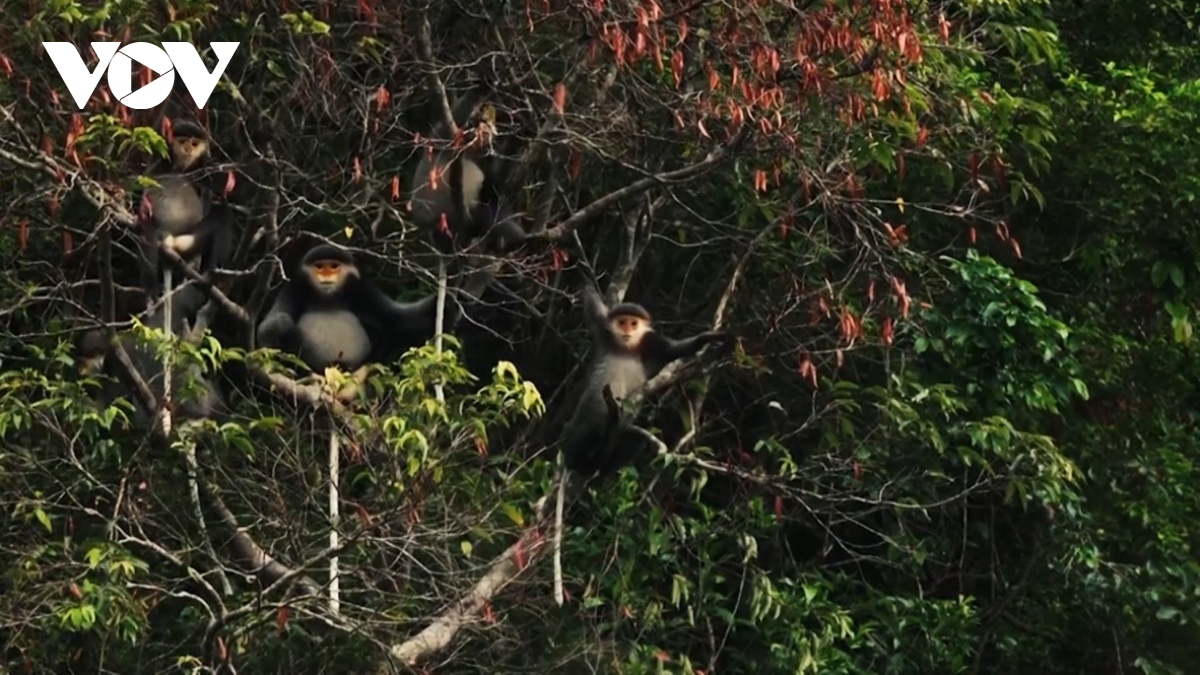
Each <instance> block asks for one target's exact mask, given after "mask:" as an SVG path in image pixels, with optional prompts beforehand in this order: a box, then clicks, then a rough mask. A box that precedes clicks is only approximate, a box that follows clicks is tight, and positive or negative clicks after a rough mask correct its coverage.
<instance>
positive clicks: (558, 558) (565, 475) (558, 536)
mask: <svg viewBox="0 0 1200 675" xmlns="http://www.w3.org/2000/svg"><path fill="white" fill-rule="evenodd" d="M570 475H571V472H570V471H567V467H566V465H565V464H564V462H563V454H562V451H561V450H560V451H559V453H558V498H557V499H556V500H555V501H556V503H555V505H554V601H555V602H557V603H558V606H559V607H562V604H563V580H562V540H563V502H564V501H566V493H567V480H569V479H570Z"/></svg>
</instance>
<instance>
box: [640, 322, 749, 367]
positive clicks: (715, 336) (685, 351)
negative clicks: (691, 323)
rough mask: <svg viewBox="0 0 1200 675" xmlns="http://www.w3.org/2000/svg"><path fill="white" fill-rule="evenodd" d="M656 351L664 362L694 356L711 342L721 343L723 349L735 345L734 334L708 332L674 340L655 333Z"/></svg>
mask: <svg viewBox="0 0 1200 675" xmlns="http://www.w3.org/2000/svg"><path fill="white" fill-rule="evenodd" d="M653 335H654V336H655V337H654V342H655V344H654V345H653V346H654V351H655V352H656V353H657V354H656V355H657V356H658V357H659V358H660V359H661V360H662V364H663V365H664V366H665V365H666V364H668V363H670V362H672V361H675V360H677V359H684V358H687V357H689V356H694V355H695V354H697V353H698V352H699V351H700V350H701V349H704V348H705V347H707V346H708V345H710V344H716V345H719V346H720V347H721V348H722V349H725V348H728V347H732V346H733V340H734V338H733V336H732V335H730V334H728V333H719V332H711V331H710V332H707V333H700V334H699V335H694V336H692V337H690V338H685V339H683V340H672V339H671V338H669V337H667V336H665V335H662V334H660V333H653Z"/></svg>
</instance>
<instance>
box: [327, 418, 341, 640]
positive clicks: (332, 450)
mask: <svg viewBox="0 0 1200 675" xmlns="http://www.w3.org/2000/svg"><path fill="white" fill-rule="evenodd" d="M340 457H341V448H340V447H339V443H338V435H337V430H336V429H334V428H332V425H330V430H329V548H331V549H336V548H337V546H338V524H339V523H338V521H340V520H341V513H340V512H339V508H338V506H339V502H338V472H339V471H340V470H341V467H340V466H339V462H338V460H339V459H340ZM341 607H342V588H341V583H340V582H339V580H338V556H337V554H336V553H335V554H334V555H331V556H329V613H330V615H332V616H337V615H338V614H339V613H340V612H341Z"/></svg>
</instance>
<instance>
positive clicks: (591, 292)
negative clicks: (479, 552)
mask: <svg viewBox="0 0 1200 675" xmlns="http://www.w3.org/2000/svg"><path fill="white" fill-rule="evenodd" d="M582 295H583V310H584V317H585V319H586V321H587V323H588V324H589V328H590V329H591V333H592V345H593V356H592V368H591V372H590V373H589V374H588V378H587V382H586V383H585V384H584V389H583V395H582V397H581V398H580V399H579V403H578V404H577V405H576V407H575V412H574V413H573V414H572V416H571V418H570V420H569V421H568V422H567V426H566V428H565V429H564V432H563V434H562V440H561V442H560V444H559V446H560V448H561V451H562V455H561V457H562V460H563V468H564V469H565V471H563V472H562V475H561V476H560V477H559V482H558V490H557V493H558V494H557V504H556V506H555V521H554V522H555V528H554V599H555V602H557V603H558V604H559V605H560V606H561V605H562V604H563V601H564V594H563V582H562V528H563V525H562V523H563V508H564V502H565V495H566V490H567V481H568V478H569V476H570V475H571V474H578V475H580V476H582V477H583V479H584V480H586V479H588V478H591V477H593V476H596V475H599V474H604V473H608V472H610V471H614V470H616V469H618V468H620V467H621V465H622V464H623V462H624V459H625V458H628V457H632V456H634V455H635V454H636V452H637V450H639V449H640V448H642V447H644V446H645V444H646V441H647V439H646V437H645V436H644V435H643V434H642V433H638V430H637V429H636V428H634V427H633V426H632V425H631V424H629V423H628V422H627V421H623V419H622V414H621V410H620V404H621V402H622V401H623V400H624V399H625V398H626V397H628V396H629V395H630V394H632V393H634V392H635V391H637V390H638V389H640V388H641V387H642V386H643V385H645V384H646V382H648V381H650V380H651V379H652V378H653V377H654V376H655V375H658V373H659V372H661V371H662V369H663V368H666V367H667V365H669V364H670V363H671V362H672V361H676V360H678V359H682V358H687V357H689V356H692V355H694V354H696V353H698V352H699V351H700V350H701V349H703V348H704V347H706V346H708V345H715V346H717V347H718V348H720V349H722V350H725V349H729V348H731V347H732V346H733V342H734V339H735V338H734V337H733V336H732V335H730V334H728V333H722V332H712V331H710V332H705V333H700V334H698V335H695V336H692V337H690V338H686V339H683V340H673V339H671V338H669V337H667V336H665V335H663V334H662V333H659V332H658V331H656V330H654V325H653V321H652V319H651V316H650V312H649V311H647V310H646V308H645V307H643V306H641V305H639V304H636V303H632V302H623V303H620V304H618V305H616V306H615V307H613V308H612V309H609V308H608V306H607V305H605V304H604V300H602V299H601V298H600V293H599V292H598V291H597V290H596V287H595V286H594V285H593V284H592V283H591V282H590V281H589V282H587V283H586V284H585V285H584V288H583V293H582Z"/></svg>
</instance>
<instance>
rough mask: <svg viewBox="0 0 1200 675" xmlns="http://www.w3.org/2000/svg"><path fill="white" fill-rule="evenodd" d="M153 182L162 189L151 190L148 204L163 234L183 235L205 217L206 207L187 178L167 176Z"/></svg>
mask: <svg viewBox="0 0 1200 675" xmlns="http://www.w3.org/2000/svg"><path fill="white" fill-rule="evenodd" d="M155 180H157V181H158V184H159V185H160V186H162V187H156V188H151V190H150V203H151V208H152V209H153V213H154V220H155V222H157V223H158V226H159V228H160V229H161V230H164V231H165V232H164V233H165V234H183V233H185V232H187V231H188V230H190V229H191V228H192V227H194V226H195V225H196V223H199V222H200V220H201V219H202V218H203V217H204V216H205V211H206V208H205V207H206V205H205V204H204V203H203V202H202V201H201V199H200V195H199V194H197V193H196V189H195V187H193V186H192V184H191V182H190V181H189V180H188V179H187V178H185V177H183V176H177V175H174V174H167V175H165V176H159V177H158V178H156V179H155Z"/></svg>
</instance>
